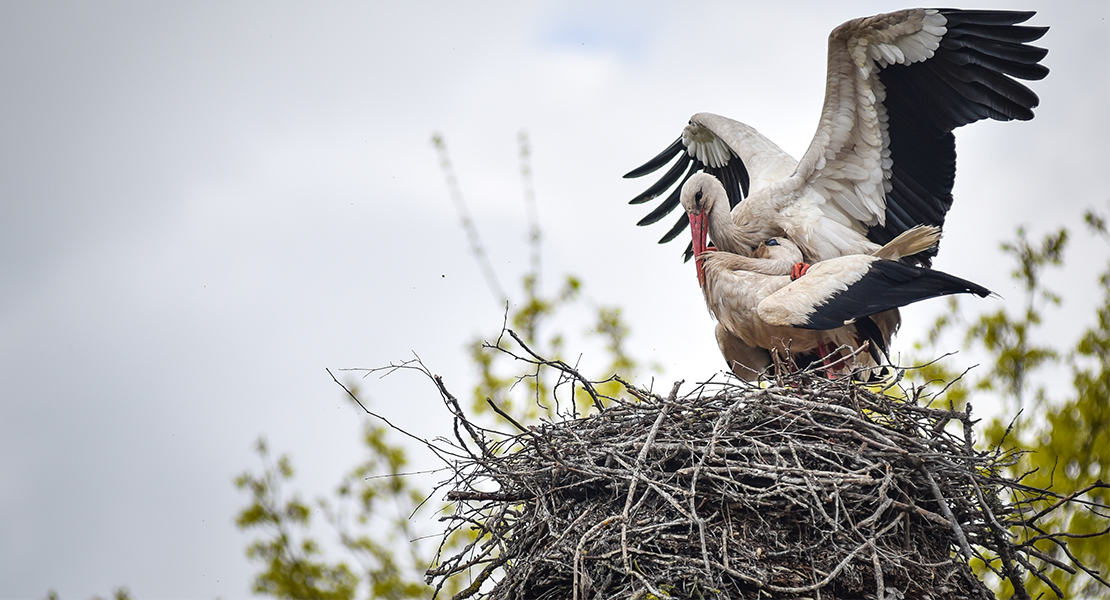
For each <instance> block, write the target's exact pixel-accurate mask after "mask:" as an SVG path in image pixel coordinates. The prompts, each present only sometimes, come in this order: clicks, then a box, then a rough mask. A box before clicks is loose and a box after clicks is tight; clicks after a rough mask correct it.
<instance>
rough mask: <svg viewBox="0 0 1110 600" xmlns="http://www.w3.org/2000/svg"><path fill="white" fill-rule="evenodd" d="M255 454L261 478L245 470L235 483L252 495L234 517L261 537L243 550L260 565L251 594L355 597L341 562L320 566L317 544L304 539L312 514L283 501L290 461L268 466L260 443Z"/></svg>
mask: <svg viewBox="0 0 1110 600" xmlns="http://www.w3.org/2000/svg"><path fill="white" fill-rule="evenodd" d="M255 450H256V451H257V452H258V455H259V457H260V458H261V459H262V463H263V471H262V473H261V474H259V475H254V474H252V473H251V472H249V471H245V472H243V473H242V474H241V475H239V476H238V477H236V478H235V486H236V487H238V488H239V489H240V490H243V491H246V492H249V493H250V495H251V503H250V505H249V506H247V507H246V508H244V509H243V510H242V511H241V512H240V513H239V515H238V516H237V517H236V518H235V524H236V526H238V527H239V528H240V529H242V530H244V531H248V530H253V529H258V530H261V531H263V532H265V534H266V535H265V537H263V538H262V539H258V540H255V541H254V542H252V543H251V544H250V546H248V547H247V556H248V557H249V558H250V559H251V560H254V561H257V562H261V563H262V564H263V565H265V570H264V571H263V572H262V573H261V574H259V575H258V576H257V577H255V580H254V585H253V588H252V589H253V591H254V592H255V593H256V594H266V595H269V596H273V597H275V598H290V599H296V600H299V599H308V598H320V599H328V600H332V599H334V600H349V599H351V598H354V596H355V588H356V587H357V585H358V577H357V576H355V574H354V573H352V572H351V570H350V569H349V568H348V567H347V565H346V564H345V563H342V562H340V563H338V564H334V565H332V564H328V563H327V562H325V561H324V560H323V559H322V552H321V550H320V547H319V544H318V543H317V542H316V541H315V540H314V539H312V538H311V537H309V525H310V519H311V515H312V511H311V510H310V509H309V507H308V505H306V504H305V503H304V502H302V501H300V500H299V499H298V498H297V497H296V496H294V497H293V498H291V499H289V500H286V499H284V498H283V495H282V484H283V483H284V482H286V481H288V480H290V479H292V477H293V465H292V462H291V461H290V460H289V457H288V456H281V457H279V458H278V459H277V462H272V461H271V459H270V453H269V448H268V447H267V445H266V442H265V440H263V439H259V440H258V442H257V444H256V445H255Z"/></svg>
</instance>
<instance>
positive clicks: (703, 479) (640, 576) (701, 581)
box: [427, 363, 1066, 600]
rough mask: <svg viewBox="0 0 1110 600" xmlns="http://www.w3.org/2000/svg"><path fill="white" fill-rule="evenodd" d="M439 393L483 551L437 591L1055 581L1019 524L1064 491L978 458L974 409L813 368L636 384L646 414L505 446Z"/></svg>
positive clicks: (781, 594) (604, 413)
mask: <svg viewBox="0 0 1110 600" xmlns="http://www.w3.org/2000/svg"><path fill="white" fill-rule="evenodd" d="M537 364H538V363H537ZM545 364H547V365H548V366H552V363H545ZM560 365H561V363H560ZM560 365H554V366H556V367H557V368H559V369H560V370H562V371H563V372H564V374H566V379H565V380H564V381H568V380H575V379H578V376H577V373H576V372H574V370H573V369H571V368H569V367H567V366H566V365H561V366H560ZM436 381H437V383H438V384H439V386H440V391H441V393H442V394H443V395H444V398H445V399H446V400H447V401H448V406H449V407H451V409H452V411H454V412H455V416H456V431H455V437H456V440H457V443H458V444H459V449H460V450H465V453H461V454H463V457H462V458H461V459H459V460H455V461H453V463H454V464H453V466H452V469H453V472H454V477H453V478H452V480H451V481H450V483H449V485H450V487H451V488H452V489H451V491H449V493H448V494H447V498H448V500H451V501H454V502H455V503H456V505H455V511H454V513H453V514H451V515H449V516H448V517H446V520H447V521H448V524H449V529H448V531H447V536H450V535H451V534H454V533H462V534H463V535H464V537H465V539H466V540H468V541H469V543H468V544H466V545H465V547H463V548H462V549H461V550H455V551H452V552H451V553H448V552H446V551H444V552H443V554H445V555H446V554H450V555H446V556H445V555H441V556H440V558H439V562H438V564H437V565H436V566H435V567H434V568H432V569H430V570H429V571H428V574H427V579H428V582H429V583H430V584H435V585H437V592H438V591H439V588H440V587H442V586H443V584H444V582H445V581H446V580H447V579H448V578H449V577H452V576H455V575H460V574H465V576H466V577H468V578H469V579H467V583H469V584H470V585H469V587H467V588H466V589H464V590H463V591H462V592H460V593H459V594H457V595H456V596H455V598H465V597H470V596H475V597H481V598H487V599H505V600H509V599H520V598H535V599H546V598H552V599H554V598H558V599H579V598H582V599H586V598H633V599H635V598H668V597H677V598H729V599H739V598H763V599H776V598H821V599H824V600H832V599H838V598H878V599H881V600H887V599H899V598H903V597H904V598H919V599H935V600H941V599H948V598H952V599H956V598H959V599H966V598H994V595H993V594H992V593H991V592H990V590H989V589H988V588H987V587H986V586H985V585H984V584H983V583H982V582H981V581H980V580H979V578H978V577H976V575H975V573H974V572H973V571H972V569H971V568H970V567H969V565H968V563H969V559H971V558H972V557H981V558H985V559H988V564H987V567H986V568H989V569H991V570H993V571H995V573H996V575H998V576H999V577H1001V578H1007V579H1010V581H1011V582H1014V583H1015V588H1016V589H1015V594H1016V596H1015V597H1019V598H1020V597H1022V594H1024V589H1022V588H1021V578H1022V576H1023V574H1024V571H1022V569H1023V568H1024V569H1028V570H1029V571H1032V572H1034V573H1038V570H1037V569H1036V568H1034V567H1033V566H1032V565H1031V564H1030V563H1029V560H1028V557H1029V555H1030V553H1036V552H1037V551H1036V549H1035V548H1033V547H1032V544H1022V543H1019V542H1017V541H1015V538H1013V537H1011V536H1010V533H1009V530H1010V528H1012V527H1029V526H1033V525H1034V523H1033V521H1035V520H1036V519H1038V518H1042V517H1043V516H1044V514H1034V510H1033V508H1032V504H1031V503H1032V502H1033V501H1034V500H1041V501H1044V500H1045V499H1046V496H1045V495H1044V493H1041V494H1038V493H1036V492H1040V491H1039V490H1033V492H1034V493H1032V494H1030V490H1029V489H1028V488H1026V487H1025V486H1022V485H1021V484H1020V483H1019V482H1017V481H1013V480H1011V479H1006V478H1004V477H1003V476H1001V475H1000V469H1001V468H1002V467H1005V466H1008V465H1012V464H1013V463H1014V462H1015V460H1016V458H1017V456H1016V455H1015V454H1014V453H1006V452H1001V451H997V450H994V451H989V452H984V451H977V450H975V448H974V447H973V443H972V437H971V436H972V434H971V426H972V424H973V421H972V420H971V418H970V413H969V412H960V411H953V410H940V409H935V408H926V407H923V406H920V405H919V404H918V402H916V401H913V400H911V401H901V400H896V399H893V398H890V397H887V396H885V395H882V394H879V393H874V392H871V391H868V390H867V389H864V388H863V387H860V386H858V385H855V384H851V383H850V382H849V381H847V380H846V379H842V380H837V381H827V380H823V379H818V378H813V377H807V376H805V375H801V376H795V377H792V378H790V379H786V380H780V381H779V382H778V383H776V384H775V385H772V386H770V387H765V388H760V387H757V386H752V385H744V384H737V383H735V382H734V383H731V384H730V383H722V384H717V385H703V386H700V387H698V388H697V389H695V390H694V391H693V392H692V393H689V394H687V395H685V396H683V397H678V396H677V391H678V389H679V384H675V387H674V390H672V392H671V394H670V395H669V396H667V397H660V396H656V395H653V394H650V393H647V392H645V391H643V390H638V389H636V388H634V387H632V386H630V385H628V384H625V387H626V389H627V390H628V391H629V392H630V393H631V394H632V395H633V396H636V397H637V398H638V401H622V400H620V399H616V398H607V399H605V400H606V401H607V403H608V406H605V407H604V408H603V409H601V410H599V411H598V412H597V413H596V414H593V415H591V416H589V417H588V418H567V419H564V420H561V421H559V422H549V423H544V424H542V425H539V426H534V427H529V428H523V427H522V428H521V429H522V433H519V434H517V435H512V436H508V437H505V436H503V435H502V436H498V435H496V434H494V433H493V432H490V431H489V430H485V429H482V428H481V427H479V426H477V425H476V424H474V423H473V422H471V421H469V420H468V419H467V418H466V416H465V415H464V414H463V413H462V411H461V410H460V409H459V407H458V402H457V401H455V399H454V397H453V396H451V395H450V393H449V392H447V390H446V388H445V387H443V383H442V381H441V380H439V379H438V378H436ZM622 383H624V382H622ZM575 384H576V385H579V386H581V387H586V388H587V389H586V391H587V392H589V393H590V394H591V395H593V396H594V401H595V404H597V405H600V403H601V401H602V398H599V397H597V395H596V392H594V391H593V388H592V387H591V386H590V383H589V382H586V381H585V380H584V379H580V380H578V381H576V382H575ZM556 387H558V386H556ZM491 404H492V402H491ZM495 408H496V407H495ZM499 412H500V411H499ZM505 416H507V415H505ZM514 424H515V422H514ZM518 427H519V426H518ZM464 438H467V439H466V440H465V441H464ZM1015 491H1017V492H1021V493H1020V497H1021V498H1023V499H1024V500H1017V501H1014V502H1006V501H1003V500H1002V498H1003V496H1004V495H1006V493H1007V492H1015ZM1009 495H1010V496H1013V497H1018V496H1019V495H1018V494H1009ZM1049 500H1050V501H1052V500H1053V499H1052V498H1049ZM1065 501H1066V499H1065ZM1058 504H1059V503H1058ZM1058 504H1057V505H1058ZM1042 506H1043V504H1042ZM1044 512H1045V511H1042V513H1044ZM447 536H445V540H446V539H448V538H447ZM446 547H447V546H444V548H446ZM1042 564H1043V563H1042ZM1042 579H1045V578H1044V577H1043V575H1042ZM1026 597H1027V596H1026Z"/></svg>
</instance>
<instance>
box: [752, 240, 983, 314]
mask: <svg viewBox="0 0 1110 600" xmlns="http://www.w3.org/2000/svg"><path fill="white" fill-rule="evenodd" d="M964 293H969V294H975V295H977V296H980V297H986V296H988V295H990V293H991V291H990V290H988V289H987V288H985V287H983V286H981V285H979V284H977V283H972V282H970V281H967V280H965V279H960V278H959V277H956V276H954V275H949V274H947V273H943V272H941V271H935V270H933V269H926V268H922V267H916V266H911V265H907V264H905V263H902V262H899V261H893V260H882V259H877V258H875V257H871V256H864V255H854V256H844V257H841V258H834V259H832V260H827V261H822V262H819V263H816V264H814V265H813V266H812V267H810V269H809V270H808V271H807V272H806V274H805V275H803V276H802V277H799V278H798V279H797V280H795V281H792V282H791V283H790V285H787V286H785V287H783V288H782V289H780V290H778V291H776V292H775V293H773V294H770V295H769V296H767V297H766V298H764V299H763V300H762V301H761V302H760V303H759V309H758V311H759V316H760V318H761V319H763V320H764V321H766V322H768V323H770V324H772V325H785V326H790V327H800V328H803V329H836V328H838V327H843V326H845V325H847V324H849V323H852V322H854V321H855V320H857V319H861V318H863V317H867V316H870V315H874V314H876V313H879V312H882V311H884V310H890V309H892V308H899V307H902V306H906V305H907V304H912V303H914V302H918V301H921V300H926V299H928V298H935V297H937V296H946V295H949V294H964Z"/></svg>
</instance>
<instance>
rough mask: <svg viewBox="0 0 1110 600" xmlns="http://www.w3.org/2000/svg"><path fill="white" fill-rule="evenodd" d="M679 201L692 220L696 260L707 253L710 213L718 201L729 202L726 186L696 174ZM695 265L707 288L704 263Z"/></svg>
mask: <svg viewBox="0 0 1110 600" xmlns="http://www.w3.org/2000/svg"><path fill="white" fill-rule="evenodd" d="M722 199H724V200H722ZM678 200H679V202H681V203H682V208H683V209H685V210H686V216H687V217H689V219H690V231H691V233H692V234H693V236H694V258H697V257H698V256H700V255H701V253H702V252H705V248H706V240H707V238H708V237H709V213H710V211H711V210H712V208H713V206H714V205H715V204H716V203H717V202H718V201H723V202H727V201H728V200H727V198H726V193H725V186H723V185H721V182H720V181H719V180H718V179H717V178H716V177H714V176H712V175H710V174H709V173H694V174H693V175H692V176H691V177H690V178H689V179H687V180H686V183H684V184H682V191H681V192H680V193H679V196H678ZM726 206H727V204H726ZM694 263H695V264H696V265H697V267H698V283H699V284H700V285H702V286H705V270H704V268H703V267H702V261H700V260H695V261H694Z"/></svg>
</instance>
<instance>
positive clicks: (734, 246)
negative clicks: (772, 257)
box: [706, 202, 763, 256]
mask: <svg viewBox="0 0 1110 600" xmlns="http://www.w3.org/2000/svg"><path fill="white" fill-rule="evenodd" d="M706 220H707V221H708V223H707V225H708V229H709V237H710V239H712V240H713V243H714V244H715V245H716V246H717V249H718V250H722V251H724V252H732V253H733V254H742V255H744V256H750V255H751V253H752V252H753V251H754V250H755V247H756V246H758V245H759V244H760V242H762V241H763V240H762V239H759V236H755V235H750V234H748V233H747V232H745V231H744V230H743V228H741V227H740V226H739V225H737V224H736V222H735V221H733V220H732V214H731V213H730V212H729V210H728V202H715V203H714V204H713V207H712V208H711V209H710V210H709V214H708V215H706Z"/></svg>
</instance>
